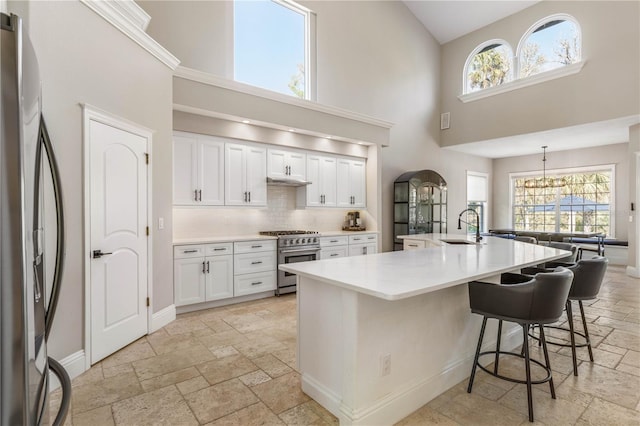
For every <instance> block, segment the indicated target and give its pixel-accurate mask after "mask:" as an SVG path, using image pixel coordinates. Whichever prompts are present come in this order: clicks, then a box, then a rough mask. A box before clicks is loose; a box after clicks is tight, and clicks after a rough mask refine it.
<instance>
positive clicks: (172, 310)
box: [149, 305, 176, 334]
mask: <svg viewBox="0 0 640 426" xmlns="http://www.w3.org/2000/svg"><path fill="white" fill-rule="evenodd" d="M175 319H176V305H169V306H167V307H166V308H163V309H160V310H159V311H158V312H155V313H154V314H152V315H151V321H149V334H151V333H153V332H156V331H158V330H160V329H161V328H162V327H164V326H165V325H167V324H169V323H171V322H173V321H175Z"/></svg>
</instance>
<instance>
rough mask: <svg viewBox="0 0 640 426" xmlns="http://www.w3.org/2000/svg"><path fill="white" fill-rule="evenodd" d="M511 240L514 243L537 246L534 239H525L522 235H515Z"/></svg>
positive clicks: (536, 241)
mask: <svg viewBox="0 0 640 426" xmlns="http://www.w3.org/2000/svg"><path fill="white" fill-rule="evenodd" d="M513 239H514V240H515V241H521V242H523V243H530V244H538V240H537V239H536V237H527V236H524V235H517V236H516V237H514V238H513Z"/></svg>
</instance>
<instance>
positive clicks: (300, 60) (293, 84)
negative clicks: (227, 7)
mask: <svg viewBox="0 0 640 426" xmlns="http://www.w3.org/2000/svg"><path fill="white" fill-rule="evenodd" d="M310 14H311V12H310V11H309V10H308V9H306V8H304V7H302V6H300V5H298V4H296V3H294V2H291V1H288V0H257V1H242V0H236V1H235V2H234V79H235V80H236V81H240V82H243V83H247V84H251V85H254V86H258V87H262V88H264V89H269V90H273V91H275V92H280V93H284V94H287V95H291V96H296V97H299V98H302V99H309V98H310V93H309V87H310V84H309V79H310V76H309V48H310V47H309V46H310V41H309V40H310V37H309V34H310V31H309V25H310Z"/></svg>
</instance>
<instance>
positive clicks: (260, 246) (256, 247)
mask: <svg viewBox="0 0 640 426" xmlns="http://www.w3.org/2000/svg"><path fill="white" fill-rule="evenodd" d="M260 247H262V244H260V245H259V246H251V248H260Z"/></svg>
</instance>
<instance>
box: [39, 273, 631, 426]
mask: <svg viewBox="0 0 640 426" xmlns="http://www.w3.org/2000/svg"><path fill="white" fill-rule="evenodd" d="M587 305H588V306H585V311H586V316H587V321H588V322H589V323H590V324H589V331H590V334H591V335H592V341H593V343H594V357H595V362H594V363H591V362H589V361H588V355H587V351H586V349H579V362H580V366H579V376H578V377H574V376H573V375H572V363H571V352H570V349H568V348H561V347H557V346H550V347H549V348H550V350H551V351H552V353H551V354H550V356H551V364H552V369H553V370H554V381H555V384H556V392H557V399H556V400H553V399H551V397H550V394H549V387H548V385H546V384H545V385H536V386H534V395H533V397H534V409H535V416H536V424H540V425H542V424H545V425H639V424H640V280H638V279H634V278H630V277H628V276H627V275H626V274H625V273H624V268H622V267H615V266H612V267H609V270H608V271H607V274H606V276H605V282H604V284H603V287H602V289H601V291H600V294H599V296H598V299H596V300H593V301H589V302H588V303H587ZM576 311H577V312H578V315H579V311H578V309H577V306H576V309H575V310H574V313H575V312H576ZM295 312H296V299H295V295H288V296H283V297H279V298H275V297H273V298H269V299H262V300H258V301H253V302H247V303H242V304H237V305H232V306H226V307H221V308H215V309H209V310H205V311H199V312H194V313H189V314H183V315H179V316H178V318H177V319H176V321H174V322H173V323H171V324H169V325H167V326H166V327H164V328H163V329H161V330H159V331H157V332H155V333H153V334H152V335H149V336H145V337H143V338H141V339H139V340H137V341H136V342H134V343H132V344H131V345H129V346H127V347H125V348H124V349H122V350H120V351H118V352H117V353H115V354H113V355H111V356H110V357H108V358H106V359H104V360H103V361H101V362H100V363H98V364H96V365H94V366H93V367H91V369H90V370H89V371H87V372H85V373H84V374H82V375H81V376H79V377H77V378H76V379H74V380H73V382H72V385H73V398H72V402H71V409H70V413H69V415H68V416H67V421H66V424H68V425H76V426H80V425H113V424H117V425H147V424H148V425H150V424H154V425H156V424H158V425H159V424H165V425H192V424H193V425H199V424H200V425H242V426H245V425H335V424H337V423H338V421H337V419H336V418H335V417H334V416H333V415H331V414H330V413H329V412H327V411H326V410H325V409H324V408H322V407H321V406H320V405H318V404H317V403H316V402H315V401H313V400H311V399H310V398H309V397H308V396H306V395H305V394H304V393H303V392H302V391H301V389H300V375H299V374H298V372H297V371H296V370H295V363H296V352H295V350H296V349H295V348H296V322H295V321H296V314H295ZM577 320H578V321H579V318H577ZM551 334H552V335H554V336H556V337H557V338H561V337H563V335H562V334H560V333H559V332H554V333H551ZM530 346H531V350H532V356H533V357H539V359H541V357H542V355H541V351H540V350H539V348H538V346H537V344H536V342H535V341H533V340H532V341H531V343H530ZM585 360H587V361H585ZM520 362H521V361H520V360H518V359H515V358H514V359H510V357H506V358H501V363H500V370H501V372H502V374H507V375H511V376H513V377H518V376H520V377H521V376H523V374H524V373H523V372H524V367H523V366H522V365H521V364H520ZM534 371H535V369H534ZM466 385H467V381H466V380H465V381H463V382H461V383H459V384H457V385H456V386H454V387H453V388H451V389H450V390H449V391H447V392H445V393H444V394H442V395H440V396H439V397H437V398H435V399H434V400H432V401H431V402H429V403H428V404H426V405H424V406H423V407H421V408H420V409H418V410H417V411H415V412H414V413H412V414H411V415H409V416H408V417H406V418H405V419H403V420H402V421H400V422H399V423H398V425H403V426H408V425H429V424H439V425H485V424H486V425H502V424H504V425H519V424H524V425H527V424H530V423H529V422H528V417H527V403H526V388H525V386H524V385H518V384H513V383H510V382H506V381H502V380H499V379H496V378H494V377H492V376H489V375H488V374H486V373H484V372H482V371H479V372H478V374H477V375H476V382H475V383H474V388H473V392H472V393H471V394H468V393H467V392H466ZM59 400H60V392H59V391H55V392H53V393H52V396H51V407H52V411H53V412H56V411H57V406H58V405H59Z"/></svg>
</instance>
